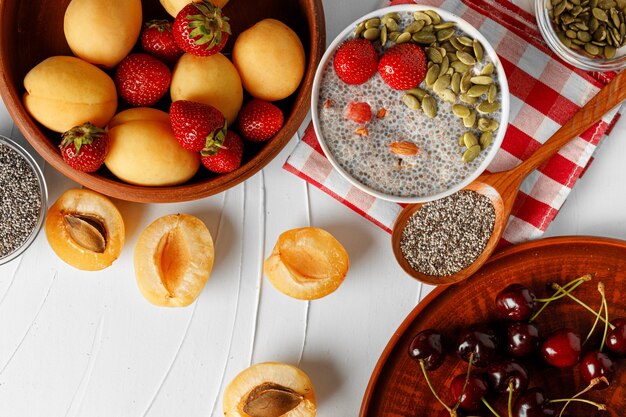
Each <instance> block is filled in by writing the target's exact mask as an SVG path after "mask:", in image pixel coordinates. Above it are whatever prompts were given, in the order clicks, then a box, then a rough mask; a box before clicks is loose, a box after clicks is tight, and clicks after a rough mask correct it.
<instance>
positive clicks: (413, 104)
mask: <svg viewBox="0 0 626 417" xmlns="http://www.w3.org/2000/svg"><path fill="white" fill-rule="evenodd" d="M402 102H403V103H404V105H405V106H407V107H408V108H409V109H411V110H418V109H419V108H420V107H421V106H422V103H420V101H419V100H418V98H417V97H415V96H414V95H412V94H405V95H404V96H402Z"/></svg>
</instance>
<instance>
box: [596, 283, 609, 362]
mask: <svg viewBox="0 0 626 417" xmlns="http://www.w3.org/2000/svg"><path fill="white" fill-rule="evenodd" d="M598 292H599V293H600V295H601V296H602V307H604V334H603V335H602V342H600V352H602V349H604V342H605V341H606V334H607V333H608V331H609V304H608V303H607V302H606V293H605V292H604V283H602V282H599V283H598Z"/></svg>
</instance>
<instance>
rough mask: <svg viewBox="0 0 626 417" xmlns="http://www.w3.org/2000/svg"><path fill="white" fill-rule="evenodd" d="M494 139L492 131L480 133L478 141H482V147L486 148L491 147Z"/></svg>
mask: <svg viewBox="0 0 626 417" xmlns="http://www.w3.org/2000/svg"><path fill="white" fill-rule="evenodd" d="M492 141H493V133H491V132H483V134H482V135H480V139H479V140H478V142H479V143H480V148H481V149H483V150H485V149H487V148H488V147H489V145H491V142H492Z"/></svg>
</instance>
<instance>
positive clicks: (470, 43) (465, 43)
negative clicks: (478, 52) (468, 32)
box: [457, 36, 474, 48]
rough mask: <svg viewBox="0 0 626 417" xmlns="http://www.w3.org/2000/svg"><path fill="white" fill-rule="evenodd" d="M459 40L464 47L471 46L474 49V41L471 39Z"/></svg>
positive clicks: (464, 37) (460, 38) (461, 37)
mask: <svg viewBox="0 0 626 417" xmlns="http://www.w3.org/2000/svg"><path fill="white" fill-rule="evenodd" d="M457 40H458V41H459V43H460V44H461V45H463V46H469V47H472V48H473V47H474V40H473V39H471V38H468V37H467V36H459V37H458V38H457Z"/></svg>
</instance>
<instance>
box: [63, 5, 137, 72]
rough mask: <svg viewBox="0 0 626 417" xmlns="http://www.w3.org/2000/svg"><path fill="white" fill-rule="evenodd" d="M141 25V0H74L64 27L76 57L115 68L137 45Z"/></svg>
mask: <svg viewBox="0 0 626 417" xmlns="http://www.w3.org/2000/svg"><path fill="white" fill-rule="evenodd" d="M141 24H142V12H141V0H72V1H71V2H70V4H69V5H68V6H67V9H66V10H65V18H64V20H63V30H64V32H65V39H66V40H67V43H68V44H69V46H70V49H71V50H72V52H73V53H74V54H75V55H76V56H77V57H79V58H82V59H84V60H85V61H87V62H91V63H92V64H96V65H101V66H103V67H105V68H113V67H114V66H116V65H117V64H118V63H119V62H120V61H121V60H122V59H123V58H124V57H125V56H126V55H128V53H129V52H130V50H131V49H133V46H135V43H136V42H137V38H138V37H139V33H140V32H141Z"/></svg>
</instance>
